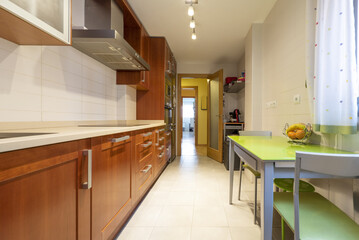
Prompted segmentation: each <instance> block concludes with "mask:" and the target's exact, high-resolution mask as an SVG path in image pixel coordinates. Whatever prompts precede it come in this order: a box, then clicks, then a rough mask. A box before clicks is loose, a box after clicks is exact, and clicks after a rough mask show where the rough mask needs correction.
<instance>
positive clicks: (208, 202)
mask: <svg viewBox="0 0 359 240" xmlns="http://www.w3.org/2000/svg"><path fill="white" fill-rule="evenodd" d="M227 197H228V196H227ZM222 200H223V199H222V196H221V193H220V192H205V191H197V192H196V196H195V199H194V205H199V206H210V207H211V206H222V205H223V201H222ZM227 202H228V201H227Z"/></svg>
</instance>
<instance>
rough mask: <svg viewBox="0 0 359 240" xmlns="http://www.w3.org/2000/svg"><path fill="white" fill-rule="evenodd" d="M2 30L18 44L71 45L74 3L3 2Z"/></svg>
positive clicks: (0, 33) (53, 0)
mask: <svg viewBox="0 0 359 240" xmlns="http://www.w3.org/2000/svg"><path fill="white" fill-rule="evenodd" d="M0 26H1V27H0V37H2V38H5V39H7V40H9V41H12V42H14V43H17V44H23V45H68V44H71V34H70V33H71V0H32V1H25V0H0Z"/></svg>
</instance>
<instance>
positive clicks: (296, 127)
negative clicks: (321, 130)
mask: <svg viewBox="0 0 359 240" xmlns="http://www.w3.org/2000/svg"><path fill="white" fill-rule="evenodd" d="M283 135H284V136H286V137H287V138H288V140H289V142H290V143H298V144H305V143H307V142H308V139H309V137H310V136H311V135H312V125H311V124H310V123H307V124H304V123H296V124H292V125H290V126H289V124H288V123H286V124H285V126H284V129H283Z"/></svg>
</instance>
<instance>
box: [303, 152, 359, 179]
mask: <svg viewBox="0 0 359 240" xmlns="http://www.w3.org/2000/svg"><path fill="white" fill-rule="evenodd" d="M298 160H299V162H300V165H299V167H300V169H303V170H308V171H311V172H317V173H323V174H329V175H334V176H338V177H356V176H359V154H330V153H309V152H296V163H297V161H298ZM296 167H297V164H296Z"/></svg>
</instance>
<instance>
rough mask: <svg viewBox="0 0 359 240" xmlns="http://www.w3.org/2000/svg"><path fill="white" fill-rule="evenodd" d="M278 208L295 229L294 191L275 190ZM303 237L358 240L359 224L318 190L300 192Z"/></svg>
mask: <svg viewBox="0 0 359 240" xmlns="http://www.w3.org/2000/svg"><path fill="white" fill-rule="evenodd" d="M273 201H274V202H273V205H274V208H275V209H276V210H277V211H278V213H279V214H280V215H281V217H282V218H283V219H284V220H285V222H286V223H287V224H288V226H289V227H290V228H291V229H292V231H293V232H294V204H293V193H291V192H275V193H274V196H273ZM299 219H300V225H299V226H300V228H299V229H300V237H301V240H306V239H311V240H314V239H315V240H331V239H333V240H340V239H343V240H358V239H359V225H358V224H356V223H355V222H354V221H353V220H352V219H351V218H350V217H348V216H347V215H346V214H345V213H344V212H343V211H341V210H340V209H339V208H338V207H336V206H335V205H334V204H333V203H331V202H330V201H329V200H327V199H326V198H324V197H323V196H321V195H320V194H319V193H316V192H301V193H299Z"/></svg>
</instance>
